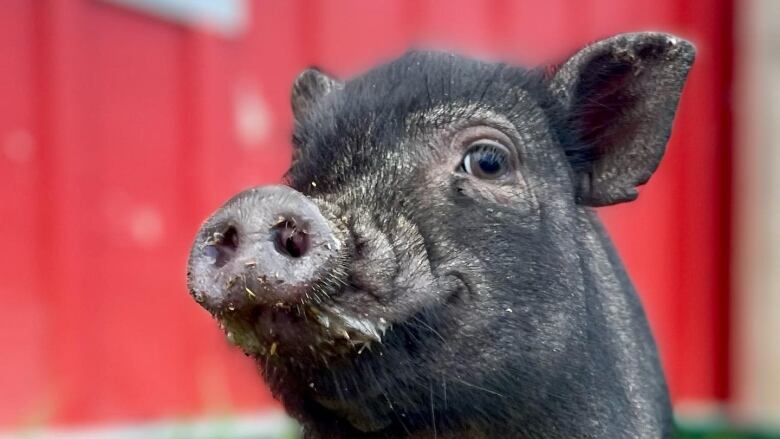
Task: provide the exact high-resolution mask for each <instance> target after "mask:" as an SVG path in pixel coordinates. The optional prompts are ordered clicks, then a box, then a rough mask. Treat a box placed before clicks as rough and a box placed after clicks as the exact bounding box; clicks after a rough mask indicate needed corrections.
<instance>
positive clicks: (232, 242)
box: [204, 226, 238, 267]
mask: <svg viewBox="0 0 780 439" xmlns="http://www.w3.org/2000/svg"><path fill="white" fill-rule="evenodd" d="M237 250H238V230H236V228H235V227H233V226H230V227H228V228H227V229H225V231H223V232H217V233H214V234H213V235H212V236H211V239H210V240H209V242H208V244H207V245H206V247H205V249H204V251H205V253H206V255H207V256H208V257H210V258H213V259H214V265H216V266H217V267H222V266H223V265H225V264H227V262H228V261H229V260H230V259H231V258H233V255H235V254H236V251H237Z"/></svg>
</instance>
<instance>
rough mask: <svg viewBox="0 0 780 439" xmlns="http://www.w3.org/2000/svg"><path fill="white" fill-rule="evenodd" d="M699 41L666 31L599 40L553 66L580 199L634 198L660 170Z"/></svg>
mask: <svg viewBox="0 0 780 439" xmlns="http://www.w3.org/2000/svg"><path fill="white" fill-rule="evenodd" d="M694 55H695V49H694V47H693V46H692V45H691V44H690V43H688V42H687V41H684V40H681V39H679V38H675V37H673V36H671V35H666V34H662V33H652V32H645V33H633V34H623V35H618V36H615V37H612V38H607V39H605V40H602V41H598V42H596V43H594V44H591V45H590V46H587V47H585V48H584V49H582V50H580V51H579V52H578V53H576V54H575V55H574V56H573V57H571V58H570V59H569V60H568V61H566V63H564V64H563V65H562V66H561V67H560V68H559V69H557V70H556V71H555V73H554V76H553V77H552V80H551V89H552V92H553V94H554V95H555V96H556V98H557V99H558V101H559V102H560V103H561V104H562V105H563V108H564V111H565V112H566V118H567V119H568V123H569V129H570V130H571V132H572V133H573V138H572V139H571V143H572V145H570V146H569V147H568V148H567V149H568V150H567V151H566V153H567V155H568V158H569V161H570V162H571V164H572V168H573V169H574V172H575V175H576V181H575V184H576V193H577V201H578V202H579V203H580V204H585V205H590V206H605V205H609V204H615V203H621V202H624V201H631V200H633V199H634V198H636V197H637V190H636V187H637V186H640V185H642V184H644V183H646V182H647V180H648V179H649V178H650V176H651V175H652V173H653V172H654V171H655V169H656V167H657V166H658V164H659V162H660V161H661V157H662V156H663V153H664V150H665V149H666V142H667V140H668V139H669V135H670V133H671V129H672V122H673V120H674V114H675V112H676V110H677V102H678V101H679V99H680V93H681V92H682V88H683V84H684V83H685V79H686V77H687V75H688V70H689V69H690V68H691V65H692V64H693V59H694Z"/></svg>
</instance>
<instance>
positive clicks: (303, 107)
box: [290, 67, 344, 121]
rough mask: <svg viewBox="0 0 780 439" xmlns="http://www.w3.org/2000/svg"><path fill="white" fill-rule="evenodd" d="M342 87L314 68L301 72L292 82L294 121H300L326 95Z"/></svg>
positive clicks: (335, 80) (339, 82) (342, 85)
mask: <svg viewBox="0 0 780 439" xmlns="http://www.w3.org/2000/svg"><path fill="white" fill-rule="evenodd" d="M342 87H344V83H343V82H341V81H339V80H338V79H336V78H333V77H331V76H328V75H327V74H326V73H324V72H323V71H322V70H319V69H318V68H316V67H309V68H308V69H306V70H304V71H302V72H301V73H300V74H299V75H298V77H297V78H295V82H293V88H292V96H291V99H290V101H291V104H292V111H293V116H294V117H295V120H298V121H300V120H302V119H303V118H304V117H305V116H306V114H307V113H308V112H309V111H310V110H311V109H312V108H313V107H314V105H315V104H316V103H317V102H319V101H320V100H321V99H322V98H323V97H325V96H326V95H327V94H328V93H330V92H332V91H334V90H338V89H341V88H342Z"/></svg>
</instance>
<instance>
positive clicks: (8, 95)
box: [0, 0, 49, 425]
mask: <svg viewBox="0 0 780 439" xmlns="http://www.w3.org/2000/svg"><path fill="white" fill-rule="evenodd" d="M5 7H6V8H7V11H6V12H5V13H3V14H2V16H0V53H2V54H3V55H2V56H0V96H2V99H0V218H2V220H0V221H1V222H2V225H3V230H4V231H5V232H4V238H3V249H4V250H3V251H2V252H0V300H2V303H3V308H2V311H0V350H1V351H2V352H3V354H2V357H3V360H2V361H1V362H0V363H2V366H0V394H2V395H3V396H2V397H0V425H2V424H7V423H10V422H14V421H16V420H17V419H19V418H20V417H23V416H25V415H26V414H29V413H32V412H33V411H36V409H39V408H41V407H42V406H44V405H45V401H43V398H42V395H44V394H45V391H46V383H47V381H48V378H49V374H48V371H47V368H46V340H47V329H48V328H47V315H46V308H45V304H46V299H45V297H44V295H43V294H42V293H43V291H44V287H45V283H44V282H42V280H41V279H40V278H39V276H38V269H37V265H38V263H39V261H40V257H41V254H42V253H41V251H42V250H43V247H42V246H41V245H40V244H41V236H40V233H39V230H40V228H41V213H42V212H41V205H40V203H39V202H38V199H37V197H36V194H37V193H38V191H39V190H40V187H39V184H38V180H39V178H40V172H41V167H40V162H41V160H42V159H41V156H42V154H43V151H42V144H41V138H40V136H39V129H38V120H37V114H36V110H37V108H36V105H35V103H36V100H37V98H38V96H37V93H38V90H37V87H36V85H37V84H36V75H35V73H36V72H35V63H36V59H35V50H34V48H35V38H34V35H35V34H34V28H33V26H32V23H33V20H32V17H33V16H34V14H35V10H34V7H33V5H32V3H30V2H25V1H24V0H17V1H12V2H8V3H7V4H5Z"/></svg>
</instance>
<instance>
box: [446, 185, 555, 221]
mask: <svg viewBox="0 0 780 439" xmlns="http://www.w3.org/2000/svg"><path fill="white" fill-rule="evenodd" d="M455 188H456V191H457V192H458V194H460V195H461V196H464V197H467V198H469V199H471V200H472V201H474V202H475V203H477V204H479V205H480V206H483V207H485V208H490V207H491V206H495V207H498V208H500V209H501V210H511V211H513V212H514V213H515V215H516V218H526V217H539V215H540V208H539V199H538V197H537V196H536V193H535V191H534V190H533V187H532V186H531V185H530V184H528V183H527V180H526V179H525V177H523V176H518V179H517V180H516V182H515V183H513V184H496V183H491V182H485V181H479V180H474V179H463V180H460V181H458V182H456V184H455Z"/></svg>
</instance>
